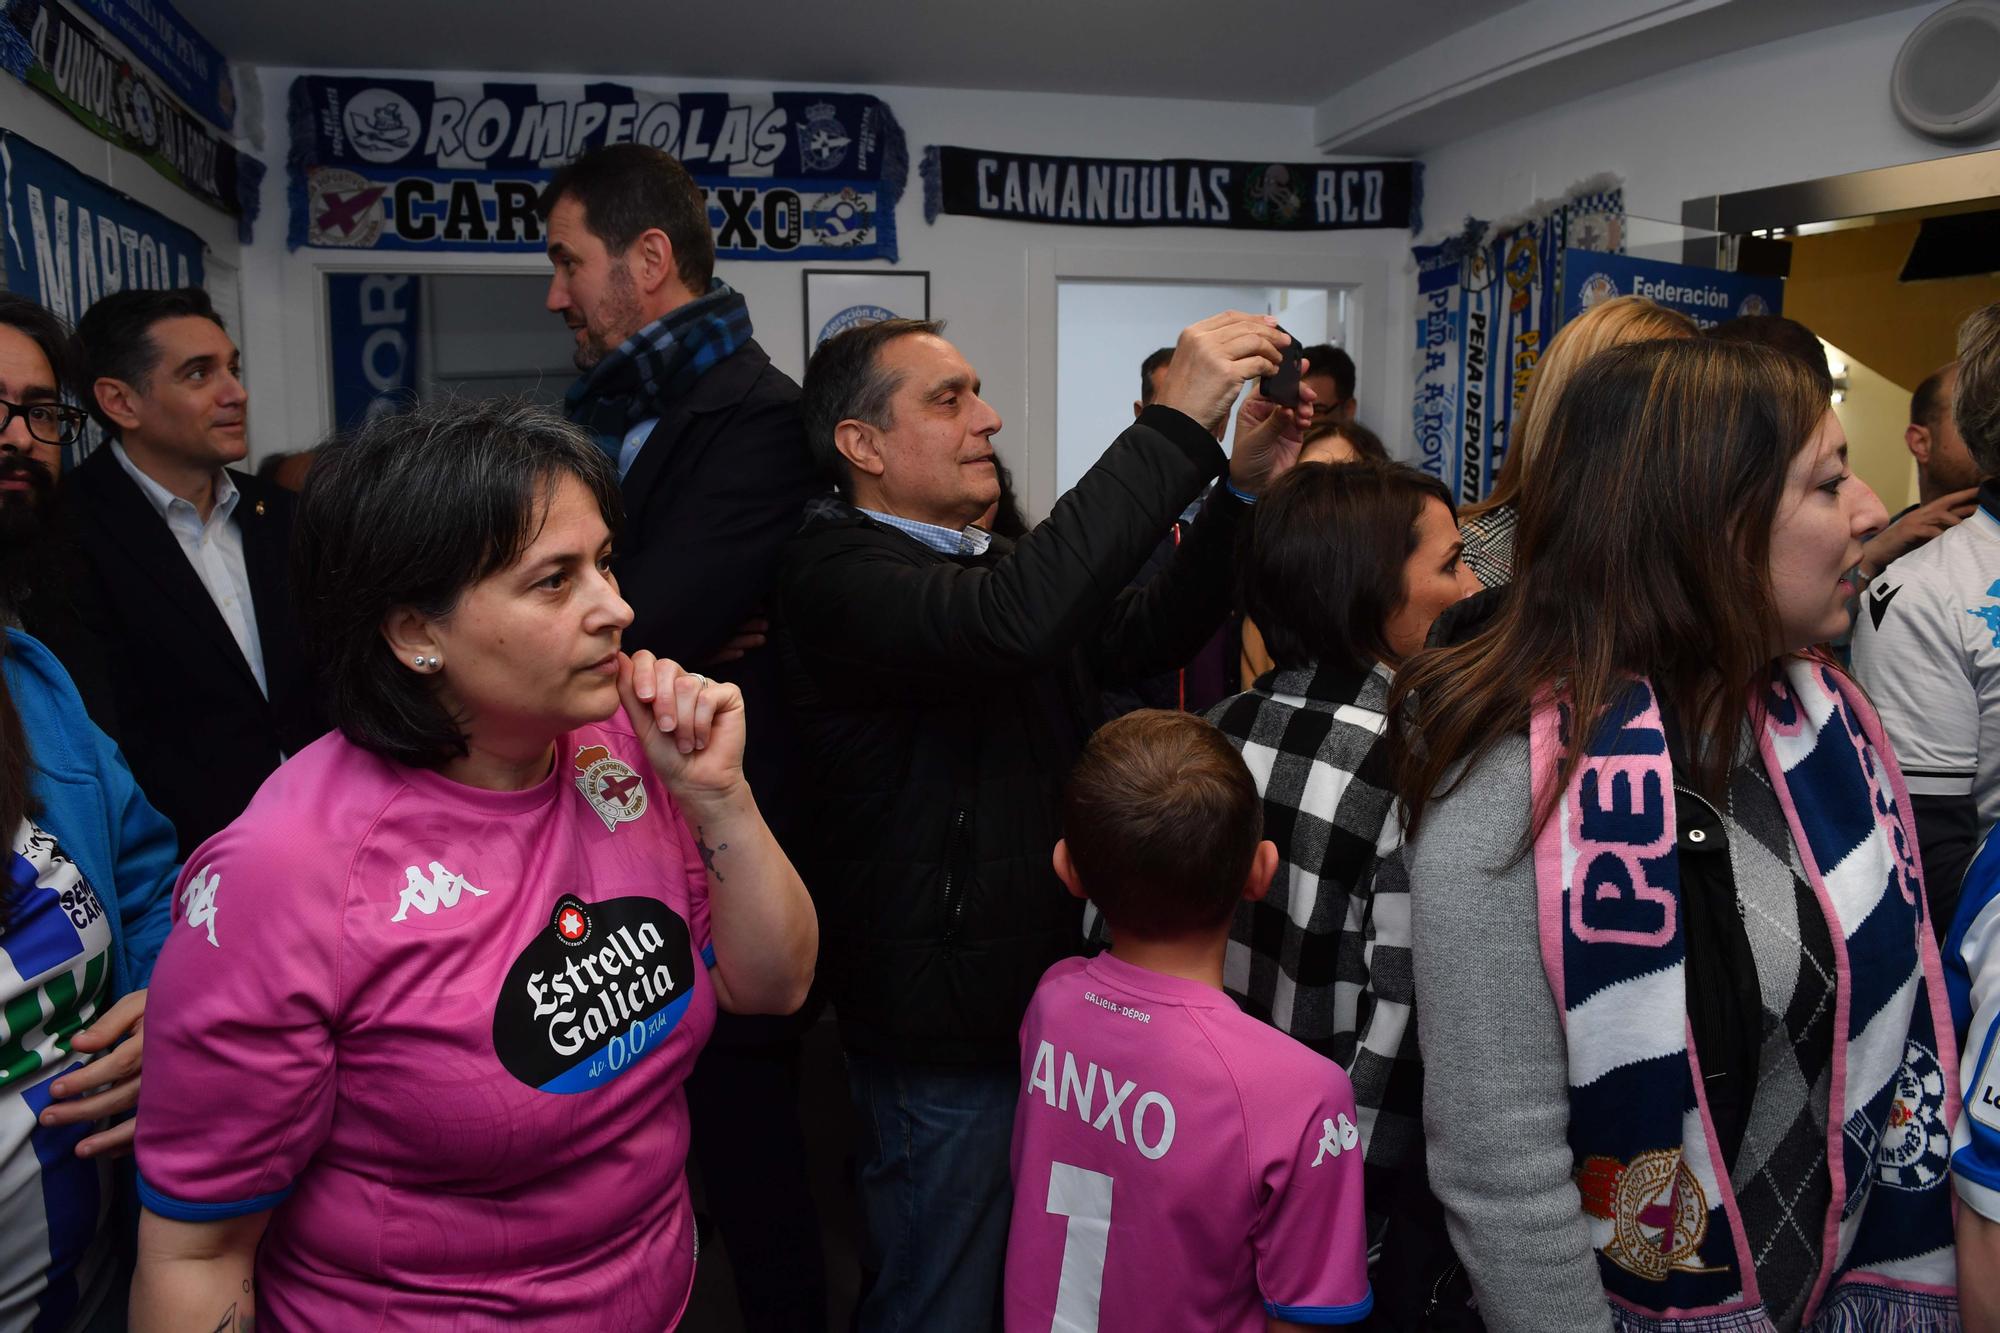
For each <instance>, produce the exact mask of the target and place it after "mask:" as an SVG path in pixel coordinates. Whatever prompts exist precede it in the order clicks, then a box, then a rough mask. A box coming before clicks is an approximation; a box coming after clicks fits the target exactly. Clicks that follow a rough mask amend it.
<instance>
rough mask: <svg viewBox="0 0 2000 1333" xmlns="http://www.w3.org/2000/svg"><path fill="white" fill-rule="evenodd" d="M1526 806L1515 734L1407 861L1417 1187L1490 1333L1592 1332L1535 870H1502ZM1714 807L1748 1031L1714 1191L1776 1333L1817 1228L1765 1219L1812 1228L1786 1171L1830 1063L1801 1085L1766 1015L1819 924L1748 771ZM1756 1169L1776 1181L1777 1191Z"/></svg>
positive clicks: (1807, 1272) (1600, 1304)
mask: <svg viewBox="0 0 2000 1333" xmlns="http://www.w3.org/2000/svg"><path fill="white" fill-rule="evenodd" d="M1530 801H1531V791H1530V786H1529V779H1528V744H1527V741H1526V739H1525V738H1521V737H1517V738H1514V739H1512V740H1509V741H1508V742H1506V743H1504V744H1502V745H1500V746H1498V747H1496V748H1495V750H1494V752H1493V753H1492V754H1491V755H1489V756H1488V757H1487V758H1486V759H1485V760H1484V761H1483V762H1482V763H1480V764H1479V765H1477V766H1476V767H1475V768H1474V769H1472V771H1471V772H1470V773H1469V774H1468V775H1467V777H1466V779H1465V781H1464V782H1463V783H1462V784H1461V785H1460V786H1459V788H1458V790H1457V791H1456V792H1455V793H1453V794H1452V795H1451V796H1449V797H1446V798H1444V799H1442V800H1439V801H1436V802H1434V803H1433V804H1432V806H1431V808H1430V810H1429V811H1428V812H1427V813H1426V815H1425V821H1424V828H1423V832H1422V834H1421V836H1420V837H1419V838H1418V839H1417V841H1416V842H1415V843H1414V844H1411V845H1409V846H1408V847H1407V849H1406V854H1407V858H1408V865H1409V869H1410V897H1411V934H1412V942H1413V945H1414V948H1415V954H1416V980H1417V995H1418V999H1419V1004H1418V1006H1417V1014H1418V1028H1419V1033H1418V1036H1419V1040H1420V1043H1421V1049H1422V1053H1423V1061H1424V1071H1425V1089H1424V1133H1425V1137H1426V1140H1427V1142H1428V1145H1429V1156H1430V1174H1431V1186H1432V1188H1433V1190H1434V1191H1435V1192H1436V1194H1437V1196H1438V1199H1439V1201H1440V1202H1442V1203H1443V1204H1444V1207H1445V1212H1446V1219H1447V1224H1448V1225H1449V1227H1450V1230H1451V1238H1452V1243H1453V1245H1454V1246H1456V1247H1457V1249H1458V1253H1459V1257H1460V1259H1461V1260H1463V1262H1464V1264H1465V1267H1466V1272H1467V1274H1468V1276H1469V1277H1470V1278H1471V1280H1472V1285H1473V1289H1474V1291H1475V1292H1476V1294H1477V1296H1478V1299H1479V1309H1480V1314H1481V1315H1482V1316H1483V1317H1484V1318H1485V1320H1486V1325H1487V1327H1488V1328H1489V1329H1490V1330H1493V1333H1506V1331H1508V1330H1517V1329H1518V1330H1522V1331H1523V1333H1529V1331H1532V1333H1568V1331H1569V1330H1592V1331H1593V1333H1603V1330H1606V1329H1609V1328H1610V1327H1611V1326H1612V1324H1611V1314H1610V1310H1609V1308H1608V1306H1607V1304H1606V1301H1605V1296H1604V1289H1603V1286H1602V1284H1601V1282H1600V1279H1599V1275H1598V1267H1597V1260H1596V1258H1595V1256H1594V1254H1593V1253H1592V1250H1591V1246H1590V1236H1589V1232H1588V1230H1587V1227H1586V1224H1585V1222H1584V1216H1583V1208H1582V1200H1581V1198H1580V1196H1579V1195H1578V1193H1577V1190H1576V1186H1575V1185H1574V1183H1572V1178H1571V1171H1572V1168H1573V1158H1572V1156H1571V1151H1570V1146H1569V1141H1568V1128H1569V1095H1568V1085H1569V1061H1568V1054H1567V1048H1566V1046H1565V1044H1564V1039H1563V1032H1562V1026H1561V1021H1560V1017H1559V1015H1558V1014H1557V1012H1556V1001H1555V997H1554V995H1553V994H1552V993H1551V991H1550V989H1549V983H1548V979H1547V974H1546V972H1545V971H1544V969H1543V964H1542V957H1541V946H1540V939H1539V935H1538V931H1537V923H1536V901H1535V899H1536V894H1535V872H1534V862H1533V860H1532V858H1528V857H1521V858H1518V859H1517V858H1516V853H1517V852H1518V851H1519V849H1520V847H1521V839H1522V835H1523V833H1524V832H1525V830H1526V827H1527V821H1528V814H1529V806H1530ZM1729 804H1730V809H1729V811H1728V812H1726V813H1724V814H1722V828H1723V830H1724V837H1725V839H1726V841H1727V844H1728V848H1729V853H1730V870H1731V878H1732V880H1733V883H1734V887H1735V890H1736V896H1737V902H1738V905H1739V908H1740V909H1741V910H1742V911H1743V912H1744V914H1745V926H1744V929H1745V933H1746V937H1747V939H1748V942H1749V944H1750V948H1751V953H1752V956H1753V958H1754V960H1755V965H1756V968H1757V973H1758V981H1759V986H1760V989H1761V991H1762V992H1763V995H1764V1011H1765V1012H1764V1022H1765V1027H1766V1036H1765V1042H1764V1046H1763V1049H1762V1051H1761V1052H1760V1053H1759V1058H1758V1073H1757V1085H1756V1091H1755V1093H1754V1094H1753V1096H1752V1099H1751V1105H1750V1111H1749V1122H1748V1126H1747V1129H1746V1135H1745V1138H1744V1142H1743V1145H1742V1149H1741V1151H1740V1152H1739V1153H1738V1155H1737V1159H1736V1162H1735V1164H1734V1167H1733V1169H1732V1182H1731V1184H1732V1188H1733V1189H1734V1190H1735V1191H1736V1192H1737V1196H1738V1198H1739V1200H1741V1201H1743V1202H1744V1214H1743V1216H1744V1220H1745V1223H1746V1224H1748V1225H1750V1226H1751V1230H1752V1238H1753V1241H1757V1240H1758V1238H1759V1237H1760V1236H1761V1237H1762V1243H1760V1244H1758V1245H1757V1250H1758V1255H1759V1257H1758V1260H1757V1264H1758V1277H1759V1280H1760V1284H1762V1285H1763V1286H1764V1287H1765V1288H1766V1295H1767V1297H1771V1296H1777V1297H1780V1298H1781V1299H1779V1300H1778V1301H1777V1303H1776V1304H1775V1306H1774V1307H1773V1308H1772V1309H1771V1310H1770V1311H1769V1313H1770V1315H1771V1317H1772V1318H1773V1320H1774V1322H1775V1323H1776V1324H1777V1326H1778V1327H1779V1328H1780V1329H1795V1328H1797V1327H1798V1326H1799V1322H1800V1316H1801V1314H1802V1312H1803V1311H1802V1307H1803V1305H1804V1299H1805V1295H1806V1292H1807V1290H1808V1289H1809V1287H1810V1285H1811V1283H1810V1279H1811V1277H1812V1275H1813V1274H1815V1273H1817V1271H1818V1269H1819V1265H1820V1258H1821V1252H1820V1248H1819V1246H1818V1244H1817V1237H1818V1235H1819V1229H1818V1228H1817V1227H1807V1228H1798V1227H1780V1226H1776V1225H1774V1224H1775V1223H1777V1222H1780V1221H1782V1220H1783V1219H1784V1218H1787V1217H1789V1216H1790V1214H1791V1210H1792V1208H1793V1207H1799V1208H1802V1209H1804V1211H1805V1212H1806V1213H1808V1214H1814V1215H1817V1214H1820V1213H1823V1212H1824V1211H1825V1209H1826V1208H1827V1207H1828V1206H1829V1203H1828V1193H1827V1182H1826V1181H1825V1180H1824V1179H1823V1175H1824V1172H1823V1171H1808V1170H1804V1169H1803V1168H1801V1167H1800V1166H1799V1162H1798V1161H1794V1160H1792V1159H1794V1158H1798V1159H1800V1161H1805V1162H1808V1163H1810V1162H1816V1161H1817V1160H1818V1158H1817V1155H1816V1154H1817V1145H1818V1144H1819V1143H1821V1142H1822V1141H1823V1140H1824V1137H1825V1133H1826V1117H1827V1088H1826V1078H1825V1070H1824V1066H1825V1065H1826V1064H1828V1063H1830V1055H1831V1053H1830V1051H1827V1050H1818V1051H1817V1058H1816V1059H1815V1060H1814V1061H1812V1062H1811V1063H1812V1064H1813V1067H1814V1068H1815V1069H1817V1070H1818V1074H1817V1076H1816V1077H1812V1078H1806V1077H1805V1073H1806V1071H1805V1070H1804V1068H1803V1066H1802V1065H1801V1063H1800V1060H1799V1059H1798V1053H1799V1051H1801V1050H1808V1051H1809V1050H1814V1049H1815V1048H1813V1047H1812V1045H1811V1040H1812V1030H1811V1028H1810V1026H1809V1025H1807V1026H1804V1027H1802V1028H1801V1030H1800V1031H1798V1032H1793V1031H1790V1030H1789V1028H1788V1022H1789V1020H1788V1019H1787V1018H1786V1017H1785V1015H1786V1014H1787V1013H1788V1012H1790V1011H1791V1010H1793V1009H1795V1008H1796V1007H1797V1001H1796V999H1795V997H1796V995H1798V994H1799V993H1800V992H1799V991H1798V989H1797V984H1796V983H1797V979H1798V977H1799V976H1800V975H1801V974H1802V973H1801V970H1802V968H1803V967H1805V966H1806V965H1807V964H1808V963H1810V962H1811V956H1810V954H1809V953H1802V952H1801V950H1802V949H1804V948H1805V947H1806V946H1805V944H1804V943H1803V941H1804V940H1805V938H1806V934H1807V933H1809V932H1806V930H1805V928H1806V926H1808V925H1814V926H1817V925H1818V924H1819V923H1818V918H1817V917H1816V916H1813V917H1812V920H1811V921H1808V920H1807V917H1808V916H1809V915H1812V914H1814V913H1816V910H1817V908H1816V903H1815V900H1814V899H1813V897H1812V894H1811V889H1810V886H1809V885H1807V884H1806V882H1805V881H1804V878H1803V873H1802V872H1801V871H1800V870H1799V868H1798V865H1797V853H1796V851H1795V849H1794V848H1793V846H1792V843H1791V835H1790V830H1789V828H1788V827H1787V826H1786V823H1785V818H1784V814H1783V812H1782V810H1781V809H1780V807H1779V806H1778V802H1777V797H1776V795H1775V794H1774V793H1773V792H1772V791H1771V788H1770V785H1769V783H1768V782H1767V781H1765V780H1764V778H1763V776H1762V770H1761V768H1760V767H1759V766H1758V765H1757V762H1756V760H1755V759H1754V758H1750V757H1748V756H1746V758H1745V760H1744V762H1743V764H1742V765H1741V766H1739V768H1738V769H1737V771H1736V774H1735V776H1734V778H1733V779H1732V782H1731V795H1730V802H1729ZM1821 933H1822V934H1823V928H1821ZM1830 949H1831V946H1830V945H1825V946H1824V947H1823V948H1822V949H1821V950H1820V951H1821V952H1826V953H1829V954H1830ZM1813 965H1814V966H1816V967H1818V968H1819V969H1820V971H1821V973H1823V975H1824V977H1825V978H1826V979H1827V984H1826V985H1825V986H1822V987H1819V988H1817V990H1816V991H1815V993H1818V994H1820V996H1821V1007H1822V1008H1824V1007H1825V1006H1827V1005H1829V1004H1830V1003H1831V1000H1832V991H1831V975H1832V973H1831V966H1832V964H1831V959H1830V957H1829V958H1828V959H1827V960H1826V961H1825V962H1823V963H1819V964H1813ZM1809 989H1811V988H1809ZM1808 998H1810V997H1808ZM1824 1035H1825V1034H1824V1033H1821V1034H1820V1036H1821V1037H1823V1036H1824ZM1795 1041H1797V1042H1805V1043H1807V1044H1806V1045H1805V1046H1800V1047H1796V1048H1795V1046H1794V1042H1795ZM1801 1134H1803V1135H1804V1136H1805V1140H1804V1141H1805V1142H1806V1145H1807V1151H1806V1152H1805V1153H1804V1154H1803V1157H1802V1158H1801V1157H1800V1154H1799V1153H1798V1152H1796V1151H1795V1149H1796V1147H1797V1146H1798V1136H1799V1135H1801ZM1766 1176H1770V1177H1772V1178H1773V1179H1775V1180H1776V1181H1777V1184H1776V1186H1775V1188H1776V1190H1777V1194H1776V1196H1770V1195H1769V1193H1768V1188H1769V1187H1770V1183H1771V1182H1770V1181H1768V1180H1766V1179H1764V1177H1766ZM1745 1190H1750V1191H1752V1192H1751V1193H1750V1194H1748V1195H1746V1194H1745V1193H1744V1191H1745ZM1759 1191H1764V1192H1759ZM1767 1197H1781V1198H1782V1199H1785V1200H1788V1201H1789V1203H1788V1204H1787V1206H1786V1207H1785V1208H1784V1210H1783V1214H1782V1216H1774V1215H1772V1214H1771V1213H1770V1210H1769V1208H1767V1207H1765V1206H1764V1203H1763V1201H1764V1200H1765V1199H1766V1198H1767ZM1752 1205H1755V1206H1754V1207H1753V1206H1752ZM1767 1233H1768V1234H1767ZM1794 1237H1804V1238H1806V1239H1805V1240H1804V1242H1803V1243H1794V1239H1793V1238H1794Z"/></svg>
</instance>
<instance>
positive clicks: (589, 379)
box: [563, 278, 750, 461]
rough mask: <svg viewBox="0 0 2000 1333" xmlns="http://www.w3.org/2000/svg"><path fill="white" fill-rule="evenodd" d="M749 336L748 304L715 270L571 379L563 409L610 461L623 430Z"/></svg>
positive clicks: (671, 398) (669, 400) (691, 383)
mask: <svg viewBox="0 0 2000 1333" xmlns="http://www.w3.org/2000/svg"><path fill="white" fill-rule="evenodd" d="M749 341H750V307H749V306H748V305H746V304H744V301H743V297H742V296H741V295H740V294H739V293H738V292H737V291H736V290H735V289H734V288H733V287H731V286H730V285H729V284H728V283H726V282H724V281H723V280H722V279H720V278H716V279H713V280H712V281H711V282H710V284H709V288H708V292H707V294H706V295H704V296H701V297H699V298H697V299H696V300H693V301H690V302H688V303H687V304H686V305H684V306H681V307H680V308H679V309H677V310H674V311H671V312H669V313H668V314H665V315H662V316H660V318H658V319H656V320H654V321H653V322H652V323H651V324H648V325H647V326H646V327H645V328H643V329H640V330H639V331H638V332H637V333H635V334H633V335H632V336H631V337H629V338H627V339H626V340H625V341H624V342H622V343H620V344H619V345H618V347H617V348H615V349H614V350H613V351H612V352H611V354H610V355H608V356H606V357H605V358H604V359H603V360H602V361H600V362H598V363H597V366H596V368H595V369H593V370H592V371H591V372H590V373H589V374H588V375H585V376H583V377H582V378H581V379H579V380H577V381H576V383H574V384H572V385H570V387H569V392H568V393H567V394H565V395H564V397H563V407H564V412H565V414H566V415H567V416H568V417H569V419H570V420H571V421H574V422H576V423H577V424H578V425H579V426H582V427H584V428H585V429H586V430H588V431H589V432H590V433H591V434H592V435H593V436H595V437H596V439H597V443H598V446H599V447H600V448H602V449H603V450H604V451H605V452H606V453H608V454H610V455H611V457H612V459H613V460H614V461H615V460H616V459H617V457H618V451H619V447H620V446H621V445H622V444H623V443H624V439H625V432H627V431H629V430H631V429H632V427H634V426H636V425H638V424H639V423H640V422H642V421H644V420H646V418H648V417H657V416H659V415H660V413H661V412H662V411H663V410H664V409H665V408H666V406H667V405H668V404H670V403H672V402H673V401H674V400H675V399H676V398H679V397H680V396H681V395H682V394H684V393H686V392H687V391H688V390H689V389H690V388H692V387H693V386H694V382H695V381H696V380H698V379H700V378H701V377H702V375H703V374H705V373H706V372H708V371H709V370H711V369H713V368H714V367H715V366H716V365H717V364H718V363H720V362H721V361H722V360H723V359H724V358H725V357H727V356H729V355H731V354H732V353H734V352H735V351H736V350H737V349H738V348H740V347H742V346H743V344H744V343H747V342H749Z"/></svg>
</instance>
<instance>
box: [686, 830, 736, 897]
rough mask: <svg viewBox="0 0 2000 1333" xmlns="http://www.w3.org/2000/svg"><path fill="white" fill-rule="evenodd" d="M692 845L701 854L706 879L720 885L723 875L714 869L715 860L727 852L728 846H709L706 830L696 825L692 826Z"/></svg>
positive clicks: (726, 844)
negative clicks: (706, 870)
mask: <svg viewBox="0 0 2000 1333" xmlns="http://www.w3.org/2000/svg"><path fill="white" fill-rule="evenodd" d="M694 845H695V847H696V848H697V849H698V850H699V851H700V852H701V863H702V864H703V865H705V866H707V867H708V877H709V878H710V879H712V880H714V881H715V882H716V883H718V884H720V883H722V881H723V874H722V872H721V871H720V870H717V869H716V868H715V858H716V857H717V856H719V855H720V854H722V853H723V852H726V851H728V850H729V844H728V843H726V842H725V843H723V844H722V845H721V846H719V847H711V846H709V845H708V833H707V830H705V829H703V828H702V826H701V825H699V824H696V825H695V826H694Z"/></svg>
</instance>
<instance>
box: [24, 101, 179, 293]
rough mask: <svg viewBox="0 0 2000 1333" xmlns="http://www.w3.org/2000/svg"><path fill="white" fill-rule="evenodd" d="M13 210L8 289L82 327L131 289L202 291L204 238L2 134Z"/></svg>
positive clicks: (30, 145)
mask: <svg viewBox="0 0 2000 1333" xmlns="http://www.w3.org/2000/svg"><path fill="white" fill-rule="evenodd" d="M0 176H4V184H0V193H4V195H5V198H6V211H7V244H6V249H7V290H8V291H11V292H16V293H18V294H20V295H22V296H27V297H32V298H33V299H35V300H37V301H39V302H41V303H42V304H43V305H45V306H47V307H48V308H49V309H50V310H51V311H53V312H55V315H56V317H57V318H58V319H60V320H62V321H63V322H64V323H67V324H74V323H75V322H76V320H77V318H78V317H79V316H81V315H82V314H83V312H84V311H86V310H88V309H89V308H90V306H91V303H92V302H94V301H96V300H97V299H98V298H99V297H100V296H109V295H111V293H113V292H120V291H124V290H125V289H126V288H128V287H199V286H201V285H202V282H203V273H202V243H201V238H200V237H199V236H196V235H195V234H194V233H193V232H191V231H189V230H188V229H187V228H186V227H183V226H180V225H179V224H178V223H173V222H169V221H167V219H165V218H163V217H161V216H160V215H159V214H158V213H155V212H154V211H153V210H152V209H150V208H148V207H146V206H145V205H144V204H142V203H140V202H138V201H137V200H135V199H131V198H128V197H127V196H125V195H122V194H119V193H118V192H117V191H115V190H112V189H109V188H107V187H105V186H103V185H100V184H98V183H97V182H96V181H94V180H92V179H90V178H89V177H88V176H85V175H84V174H83V173H81V172H79V171H78V170H76V168H74V167H72V166H70V165H69V163H67V162H65V161H63V160H62V159H61V158H59V157H57V156H55V155H54V154H53V153H46V152H43V151H42V150H41V149H40V148H37V147H36V146H35V145H33V144H31V143H29V142H28V141H27V140H26V139H23V138H22V137H21V136H20V135H18V134H15V133H13V132H11V131H7V130H0Z"/></svg>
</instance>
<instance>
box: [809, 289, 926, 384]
mask: <svg viewBox="0 0 2000 1333" xmlns="http://www.w3.org/2000/svg"><path fill="white" fill-rule="evenodd" d="M930 317H931V275H930V274H929V273H928V272H925V271H912V270H909V269H838V268H809V269H807V270H806V360H807V361H809V362H810V361H811V360H812V354H813V352H814V351H815V350H816V349H817V348H818V347H819V345H820V344H821V343H823V342H825V341H826V340H827V339H828V338H831V337H832V336H833V335H834V334H836V333H839V332H840V331H841V330H842V329H848V328H852V327H854V326H855V325H856V324H870V323H873V322H874V321H876V320H878V319H929V318H930Z"/></svg>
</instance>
